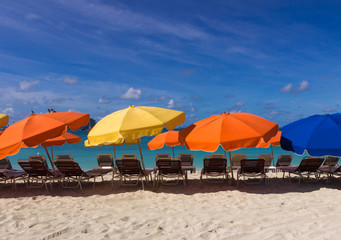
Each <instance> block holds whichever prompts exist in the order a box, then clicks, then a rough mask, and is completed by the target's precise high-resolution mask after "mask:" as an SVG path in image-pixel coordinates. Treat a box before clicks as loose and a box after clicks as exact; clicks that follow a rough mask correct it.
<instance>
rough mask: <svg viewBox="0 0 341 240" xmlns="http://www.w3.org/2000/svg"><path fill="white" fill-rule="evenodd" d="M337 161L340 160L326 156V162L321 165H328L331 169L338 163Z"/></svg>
mask: <svg viewBox="0 0 341 240" xmlns="http://www.w3.org/2000/svg"><path fill="white" fill-rule="evenodd" d="M339 159H340V158H339V157H333V156H327V157H326V160H325V161H324V163H323V166H329V164H330V166H332V167H333V166H335V165H337V163H338V162H339Z"/></svg>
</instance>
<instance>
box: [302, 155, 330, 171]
mask: <svg viewBox="0 0 341 240" xmlns="http://www.w3.org/2000/svg"><path fill="white" fill-rule="evenodd" d="M323 161H324V159H323V158H321V157H305V158H303V159H302V161H301V163H300V165H299V166H298V168H297V171H300V172H316V171H317V170H318V168H319V167H320V166H321V165H322V163H323Z"/></svg>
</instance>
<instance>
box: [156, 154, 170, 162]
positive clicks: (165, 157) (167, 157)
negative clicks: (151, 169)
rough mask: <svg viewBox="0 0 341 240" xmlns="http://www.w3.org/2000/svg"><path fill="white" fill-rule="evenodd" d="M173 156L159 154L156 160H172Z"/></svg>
mask: <svg viewBox="0 0 341 240" xmlns="http://www.w3.org/2000/svg"><path fill="white" fill-rule="evenodd" d="M171 158H172V157H171V155H170V154H157V155H156V157H155V159H156V161H157V160H159V159H171Z"/></svg>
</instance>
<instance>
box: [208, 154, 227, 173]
mask: <svg viewBox="0 0 341 240" xmlns="http://www.w3.org/2000/svg"><path fill="white" fill-rule="evenodd" d="M226 168H227V159H226V157H225V156H224V157H221V158H211V157H205V158H204V169H203V171H204V172H205V173H226Z"/></svg>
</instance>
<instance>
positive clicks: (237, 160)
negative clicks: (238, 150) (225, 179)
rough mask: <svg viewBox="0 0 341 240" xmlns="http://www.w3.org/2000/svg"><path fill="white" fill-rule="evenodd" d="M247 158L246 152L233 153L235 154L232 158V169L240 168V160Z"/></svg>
mask: <svg viewBox="0 0 341 240" xmlns="http://www.w3.org/2000/svg"><path fill="white" fill-rule="evenodd" d="M246 158H247V155H246V154H233V156H232V158H231V167H232V171H233V170H236V169H239V168H240V161H241V160H242V159H246Z"/></svg>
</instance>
